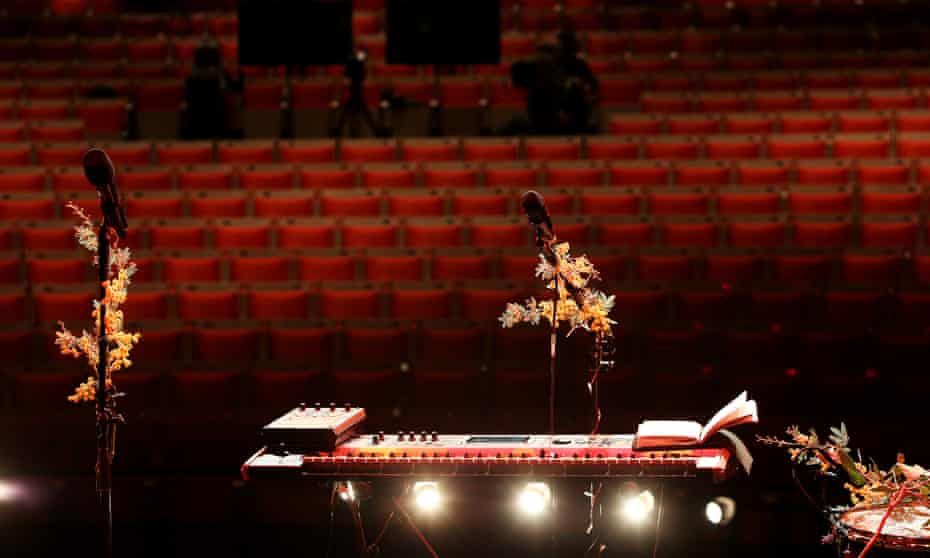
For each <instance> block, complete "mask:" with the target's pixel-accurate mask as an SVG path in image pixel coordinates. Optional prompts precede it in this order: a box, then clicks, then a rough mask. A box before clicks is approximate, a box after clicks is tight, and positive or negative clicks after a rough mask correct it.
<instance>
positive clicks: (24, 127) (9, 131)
mask: <svg viewBox="0 0 930 558" xmlns="http://www.w3.org/2000/svg"><path fill="white" fill-rule="evenodd" d="M128 110H129V106H128V103H127V101H126V100H125V99H112V100H91V99H86V100H78V101H47V100H46V101H30V102H27V103H22V104H17V105H13V104H10V103H0V141H2V142H10V141H14V142H17V141H25V140H26V139H27V138H28V139H31V140H32V141H55V142H61V141H80V140H82V139H84V136H83V132H84V131H86V132H87V133H89V134H98V135H99V134H105V135H106V134H109V135H113V134H119V133H122V132H123V131H125V130H126V126H127V118H128ZM16 118H18V119H20V120H14V119H16ZM69 120H78V121H80V122H81V123H82V128H81V132H82V133H80V134H79V133H76V132H71V133H69V132H66V131H64V129H66V128H68V127H69V126H71V127H74V123H72V122H69ZM23 121H26V122H23ZM42 127H45V128H56V129H58V130H60V131H58V132H54V131H50V132H45V133H44V135H43V133H42V132H41V131H39V132H36V129H37V128H42Z"/></svg>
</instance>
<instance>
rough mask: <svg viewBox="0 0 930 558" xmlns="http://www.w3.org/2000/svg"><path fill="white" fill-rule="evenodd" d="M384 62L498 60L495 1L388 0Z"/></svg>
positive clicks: (498, 13)
mask: <svg viewBox="0 0 930 558" xmlns="http://www.w3.org/2000/svg"><path fill="white" fill-rule="evenodd" d="M386 26H387V63H388V64H499V63H500V60H501V6H500V0H441V1H440V0H388V1H387V21H386Z"/></svg>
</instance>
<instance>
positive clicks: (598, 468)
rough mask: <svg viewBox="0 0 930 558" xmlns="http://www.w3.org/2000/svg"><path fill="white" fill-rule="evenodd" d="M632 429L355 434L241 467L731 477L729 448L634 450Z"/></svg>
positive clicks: (333, 474) (249, 470) (258, 473)
mask: <svg viewBox="0 0 930 558" xmlns="http://www.w3.org/2000/svg"><path fill="white" fill-rule="evenodd" d="M632 443H633V435H631V434H598V435H593V436H589V435H577V434H572V435H554V436H550V435H538V434H526V435H475V434H466V435H446V434H443V435H440V434H438V433H429V434H428V433H425V432H423V433H420V434H419V435H417V434H414V433H400V434H397V435H392V436H385V435H384V434H380V433H379V434H372V435H368V436H357V437H353V438H350V439H349V440H347V441H345V442H344V443H341V444H338V445H337V446H336V447H335V448H333V449H332V450H330V451H302V452H290V453H289V452H288V451H287V450H280V449H276V450H271V449H270V448H269V447H267V446H266V447H265V448H262V449H261V450H259V451H258V452H257V453H255V455H253V456H252V457H250V458H249V459H248V460H247V461H246V462H245V463H244V464H243V466H242V475H243V477H244V478H246V479H250V478H259V477H281V476H296V477H308V478H326V479H361V478H386V477H401V478H404V477H408V478H409V477H426V476H428V477H431V478H437V477H438V478H443V477H537V478H560V477H561V478H594V477H598V478H621V477H694V476H699V475H704V474H707V475H711V476H713V477H714V479H721V478H723V477H724V476H725V475H726V474H727V466H728V464H729V462H730V453H729V451H727V450H726V449H723V448H689V449H681V450H662V451H634V450H633V449H632Z"/></svg>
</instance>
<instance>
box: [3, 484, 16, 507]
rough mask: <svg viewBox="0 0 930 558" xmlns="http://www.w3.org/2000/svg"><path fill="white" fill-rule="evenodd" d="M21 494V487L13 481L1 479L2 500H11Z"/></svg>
mask: <svg viewBox="0 0 930 558" xmlns="http://www.w3.org/2000/svg"><path fill="white" fill-rule="evenodd" d="M18 496H19V487H17V486H16V485H15V484H13V483H12V482H7V481H0V502H10V501H12V500H15V499H16V498H17V497H18Z"/></svg>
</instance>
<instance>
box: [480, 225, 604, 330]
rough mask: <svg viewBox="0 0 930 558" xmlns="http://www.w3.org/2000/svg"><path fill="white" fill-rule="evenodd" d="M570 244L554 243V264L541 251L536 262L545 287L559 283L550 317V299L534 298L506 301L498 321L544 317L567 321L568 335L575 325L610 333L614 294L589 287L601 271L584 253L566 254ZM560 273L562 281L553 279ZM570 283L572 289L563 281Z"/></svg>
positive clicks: (506, 325) (535, 322) (529, 320)
mask: <svg viewBox="0 0 930 558" xmlns="http://www.w3.org/2000/svg"><path fill="white" fill-rule="evenodd" d="M569 249H570V246H569V244H568V243H567V242H562V243H559V244H554V245H553V246H552V253H553V254H554V256H555V261H556V264H555V265H553V264H551V263H550V262H549V261H548V260H547V259H546V258H545V257H544V256H543V255H542V254H540V256H539V264H537V266H536V276H537V277H539V278H540V279H542V280H543V281H545V282H546V288H548V289H550V290H554V289H555V288H556V283H558V293H557V296H558V300H559V301H558V311H557V315H556V316H554V317H553V301H551V300H543V301H537V300H536V299H535V298H529V299H527V300H526V301H525V302H524V303H523V304H518V303H514V302H511V303H508V304H507V307H506V308H505V309H504V313H503V314H501V316H500V318H498V321H500V323H501V326H502V327H504V328H511V327H514V326H515V325H517V324H519V323H524V322H525V323H529V324H531V325H534V326H535V325H539V324H540V322H541V321H542V320H546V321H547V322H548V323H550V324H552V323H553V320H554V322H555V325H558V324H559V323H560V322H567V323H568V324H569V327H570V330H569V332H568V335H571V333H572V332H573V331H575V330H576V329H579V328H580V329H584V330H587V331H592V332H594V333H599V334H606V335H611V334H612V328H613V326H614V325H616V323H617V322H615V321H614V320H612V319H610V317H609V315H610V312H611V310H613V308H614V304H615V303H616V298H615V297H613V296H608V295H606V294H605V293H603V292H601V291H599V290H597V289H594V288H591V287H589V286H588V284H589V283H590V282H591V281H592V280H598V279H600V274H599V273H598V272H597V269H595V267H594V264H592V263H591V261H590V260H588V258H587V256H584V255H582V256H579V257H577V258H575V257H572V256H571V255H570V254H569ZM557 277H559V278H561V279H562V281H558V282H557V281H556V278H557ZM566 283H567V284H568V285H571V291H573V292H575V293H577V294H576V295H573V294H572V293H571V292H569V288H568V287H566V286H565V284H566Z"/></svg>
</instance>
